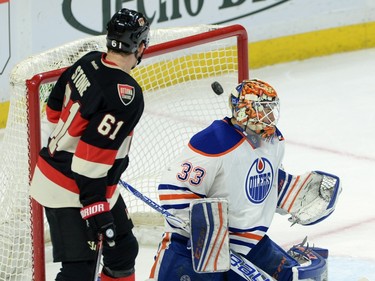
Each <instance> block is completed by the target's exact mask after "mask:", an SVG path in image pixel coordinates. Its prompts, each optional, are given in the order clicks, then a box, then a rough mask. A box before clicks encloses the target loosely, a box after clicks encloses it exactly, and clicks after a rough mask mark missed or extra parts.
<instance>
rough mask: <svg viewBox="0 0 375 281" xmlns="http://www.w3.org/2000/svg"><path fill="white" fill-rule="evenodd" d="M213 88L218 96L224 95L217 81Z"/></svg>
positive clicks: (212, 85)
mask: <svg viewBox="0 0 375 281" xmlns="http://www.w3.org/2000/svg"><path fill="white" fill-rule="evenodd" d="M211 88H212V90H213V91H214V93H215V94H217V95H218V96H219V95H221V94H222V93H224V90H223V87H222V86H221V85H220V83H219V82H217V81H215V82H213V83H212V84H211Z"/></svg>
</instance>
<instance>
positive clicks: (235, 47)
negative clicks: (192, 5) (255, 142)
mask: <svg viewBox="0 0 375 281" xmlns="http://www.w3.org/2000/svg"><path fill="white" fill-rule="evenodd" d="M150 38H151V40H150V47H149V48H148V49H147V50H146V53H145V55H144V58H143V61H142V64H141V65H139V66H138V67H137V68H135V69H134V70H133V71H132V75H133V76H134V77H135V78H136V79H137V81H138V82H139V83H140V85H141V86H142V88H143V90H144V98H145V111H144V114H143V116H142V118H141V120H140V122H139V124H138V125H137V127H136V129H135V138H134V140H133V143H132V149H131V151H130V161H131V162H130V165H129V167H128V169H127V170H126V172H125V173H124V175H123V178H124V180H125V181H127V182H129V183H131V184H132V185H133V186H134V187H136V188H137V189H138V190H139V191H140V192H141V193H143V194H145V195H146V196H148V197H149V198H151V199H152V200H156V201H158V198H157V184H158V183H159V181H160V173H161V170H162V169H163V168H164V167H166V165H168V163H169V162H170V161H171V159H173V158H174V157H175V156H176V155H177V154H178V153H179V151H180V150H181V149H182V145H183V144H184V143H187V141H188V140H189V138H190V137H191V136H192V134H193V133H195V132H197V131H198V130H200V129H202V128H203V127H205V126H207V125H209V124H210V123H211V122H212V121H213V120H214V119H221V118H223V117H224V116H225V115H228V114H230V110H229V108H228V107H227V95H225V94H223V95H215V94H214V93H213V91H212V89H211V87H210V85H211V83H212V82H214V81H219V82H220V83H222V85H223V86H224V89H228V87H229V89H231V88H232V87H234V86H235V84H237V83H238V82H241V81H242V80H244V79H247V78H248V73H249V68H248V38H247V32H246V30H245V29H244V28H243V27H242V26H241V25H231V26H216V25H197V26H191V27H181V28H170V29H158V30H152V31H151V36H150ZM94 50H99V51H105V50H106V47H105V36H104V35H102V36H97V37H90V38H86V39H82V40H77V41H74V42H71V43H69V44H66V45H63V46H61V47H58V48H55V49H52V50H49V51H46V52H44V53H41V54H39V55H36V56H32V57H30V58H28V59H26V60H25V61H23V62H21V63H20V64H18V65H17V66H16V67H15V68H14V69H13V71H12V73H11V77H10V86H11V87H10V88H11V95H10V109H9V114H8V121H7V127H6V129H5V133H4V137H3V143H2V147H1V150H0V168H1V169H0V204H1V206H2V216H1V217H0V281H5V280H7V281H16V280H22V281H28V280H34V281H44V280H45V278H46V273H45V247H44V246H45V241H46V240H47V239H48V238H47V236H48V224H47V223H46V221H45V218H44V215H43V208H42V206H40V205H39V204H38V203H37V202H36V201H34V200H32V199H31V200H30V198H29V195H28V186H29V184H30V180H31V177H32V173H33V171H34V168H35V165H36V161H37V157H38V153H39V150H40V147H41V145H42V144H41V136H42V137H43V136H44V137H43V138H42V139H46V136H47V135H48V134H49V132H47V131H48V130H47V129H46V127H45V126H43V122H42V124H41V120H42V119H43V117H44V115H45V102H46V99H47V98H48V94H49V92H50V90H51V89H52V87H53V85H54V83H55V82H56V80H57V79H58V77H59V76H60V74H61V73H62V72H63V71H64V70H65V69H66V68H67V67H69V66H70V65H71V64H73V63H74V62H75V61H76V60H77V59H78V58H80V57H81V56H82V55H83V54H85V53H87V52H89V51H94ZM122 193H123V196H124V197H125V201H126V203H127V206H128V209H129V212H130V214H131V216H132V218H133V220H134V223H135V224H136V225H143V224H144V225H155V224H158V225H159V224H162V223H163V217H162V216H160V214H158V213H156V212H155V211H154V210H152V209H151V208H150V207H149V206H147V205H145V204H144V203H143V202H140V201H139V200H137V198H135V197H134V196H132V195H130V194H128V193H126V191H122ZM46 230H47V231H46Z"/></svg>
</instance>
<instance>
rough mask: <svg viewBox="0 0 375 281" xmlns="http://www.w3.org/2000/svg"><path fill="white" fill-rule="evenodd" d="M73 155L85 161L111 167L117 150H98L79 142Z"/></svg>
mask: <svg viewBox="0 0 375 281" xmlns="http://www.w3.org/2000/svg"><path fill="white" fill-rule="evenodd" d="M75 155H76V156H77V157H78V158H81V159H84V160H86V161H90V162H95V163H101V164H106V165H112V164H113V162H114V160H115V158H116V155H117V150H111V149H103V148H99V147H96V146H93V145H90V144H88V143H86V142H84V141H82V140H80V141H79V143H78V145H77V149H76V152H75Z"/></svg>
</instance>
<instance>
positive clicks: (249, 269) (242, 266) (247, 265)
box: [119, 179, 275, 281]
mask: <svg viewBox="0 0 375 281" xmlns="http://www.w3.org/2000/svg"><path fill="white" fill-rule="evenodd" d="M119 183H120V184H121V185H122V186H123V187H124V188H125V189H126V190H128V191H129V192H131V193H132V194H133V195H135V196H136V197H138V198H139V199H140V200H142V201H143V202H145V203H146V204H147V205H149V206H150V207H151V208H153V209H154V210H155V211H157V212H159V213H161V214H162V215H163V216H164V217H165V219H166V220H168V222H169V223H170V224H172V225H173V226H175V227H178V228H180V229H182V230H184V231H186V232H187V233H190V225H189V224H188V223H187V222H185V221H183V220H182V219H180V218H178V217H176V216H174V215H173V214H171V213H170V212H168V211H167V210H165V209H164V208H163V207H161V206H160V205H159V204H157V203H156V202H155V201H153V200H151V199H150V198H148V197H147V196H145V195H143V194H142V193H141V192H139V191H138V190H137V189H135V188H134V187H132V186H131V185H130V184H128V183H127V182H125V181H123V180H121V179H120V181H119ZM229 251H230V269H231V270H233V271H234V272H235V273H237V274H238V275H240V276H241V277H243V278H244V280H249V281H273V280H275V279H273V278H272V277H271V276H270V275H268V274H267V273H266V272H264V271H263V270H261V269H260V268H258V267H256V266H255V265H254V264H252V263H251V262H250V261H248V260H246V259H245V258H243V257H242V256H241V255H239V254H237V253H236V252H234V251H232V250H229Z"/></svg>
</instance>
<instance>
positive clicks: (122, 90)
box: [117, 84, 135, 105]
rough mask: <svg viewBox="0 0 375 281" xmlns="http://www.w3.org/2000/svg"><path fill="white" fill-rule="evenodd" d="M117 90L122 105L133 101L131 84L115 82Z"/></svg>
mask: <svg viewBox="0 0 375 281" xmlns="http://www.w3.org/2000/svg"><path fill="white" fill-rule="evenodd" d="M117 91H118V94H119V96H120V99H121V101H122V103H123V104H124V105H129V104H130V103H131V102H132V101H133V99H134V96H135V89H134V87H133V86H130V85H127V84H117Z"/></svg>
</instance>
